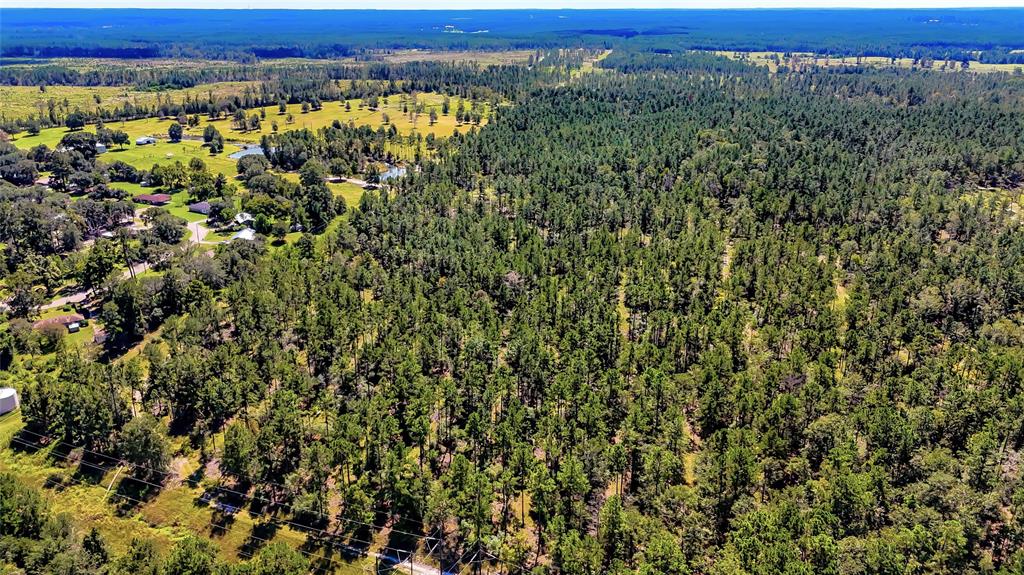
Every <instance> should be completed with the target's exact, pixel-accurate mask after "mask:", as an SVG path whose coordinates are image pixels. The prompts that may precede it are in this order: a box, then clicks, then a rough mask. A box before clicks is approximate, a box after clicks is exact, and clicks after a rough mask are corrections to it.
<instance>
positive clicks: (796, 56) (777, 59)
mask: <svg viewBox="0 0 1024 575" xmlns="http://www.w3.org/2000/svg"><path fill="white" fill-rule="evenodd" d="M715 54H718V55H720V56H725V57H727V58H731V59H733V60H743V61H745V62H750V63H751V64H756V65H759V66H767V67H768V69H770V70H771V71H772V72H776V71H778V69H779V66H780V65H784V66H788V67H789V68H791V69H796V70H800V69H804V68H811V67H819V68H837V67H838V68H842V67H847V66H871V67H875V68H907V69H909V68H915V67H916V68H918V69H928V70H935V71H943V72H956V71H960V70H962V69H963V67H962V66H961V63H960V62H958V61H954V60H935V61H933V62H931V63H930V64H929V65H927V66H922V65H921V63H920V62H918V63H916V64H915V62H914V59H913V58H887V57H884V56H860V57H857V56H847V57H840V58H836V57H830V56H823V55H820V54H813V53H810V52H791V53H790V54H789V57H788V58H787V57H785V53H783V52H736V51H727V50H721V51H716V52H715ZM1019 69H1021V65H1020V64H986V63H982V62H978V61H971V62H969V63H968V68H967V71H970V72H1007V73H1013V72H1014V71H1015V70H1019Z"/></svg>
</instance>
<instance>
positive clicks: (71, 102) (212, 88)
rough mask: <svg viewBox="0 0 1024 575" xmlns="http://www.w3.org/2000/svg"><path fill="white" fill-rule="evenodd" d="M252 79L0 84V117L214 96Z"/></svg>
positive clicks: (232, 92) (227, 93) (233, 91)
mask: <svg viewBox="0 0 1024 575" xmlns="http://www.w3.org/2000/svg"><path fill="white" fill-rule="evenodd" d="M252 85H255V82H217V83H215V84H201V85H198V86H195V87H193V88H182V89H175V90H159V91H157V90H140V89H138V88H135V87H132V86H45V87H44V88H40V87H39V86H0V102H3V103H4V105H3V108H2V109H0V119H6V120H16V119H24V118H28V117H30V116H36V117H40V116H42V117H47V116H48V114H49V111H50V109H51V107H52V108H53V109H55V110H57V111H58V112H59V117H64V116H66V115H67V114H68V113H71V112H74V111H75V110H76V109H78V110H81V111H82V112H94V111H95V110H97V109H99V108H102V109H105V110H111V109H116V108H120V107H122V106H123V105H124V104H133V105H140V106H153V105H155V104H156V102H157V98H158V97H159V98H161V99H162V100H166V99H168V98H170V99H171V101H174V102H180V101H182V100H183V99H184V98H185V96H186V95H189V96H192V97H196V96H198V97H206V96H207V95H209V94H213V97H214V99H221V98H227V97H231V96H235V95H238V94H241V93H242V92H243V91H244V90H245V88H246V87H248V86H252Z"/></svg>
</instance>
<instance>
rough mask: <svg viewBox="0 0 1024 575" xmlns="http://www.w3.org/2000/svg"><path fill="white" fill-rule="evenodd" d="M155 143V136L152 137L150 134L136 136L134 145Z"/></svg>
mask: <svg viewBox="0 0 1024 575" xmlns="http://www.w3.org/2000/svg"><path fill="white" fill-rule="evenodd" d="M155 143H156V138H154V137H152V136H139V137H138V138H135V145H136V146H148V145H150V144H155Z"/></svg>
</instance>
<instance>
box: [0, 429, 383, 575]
mask: <svg viewBox="0 0 1024 575" xmlns="http://www.w3.org/2000/svg"><path fill="white" fill-rule="evenodd" d="M11 441H14V442H16V443H19V444H21V445H23V446H25V447H29V448H36V449H38V448H42V447H46V446H45V445H43V444H41V443H36V442H29V441H25V440H22V439H18V438H16V437H12V438H11ZM78 463H79V464H80V465H85V466H87V467H90V468H93V469H96V470H98V471H104V472H109V471H110V468H107V467H103V466H101V465H95V464H92V463H89V462H87V461H79V462H78ZM66 479H67V480H69V481H71V482H73V483H74V484H75V485H80V486H83V487H93V485H92V484H90V483H87V482H85V481H83V480H81V479H75V478H74V477H66ZM131 479H132V480H134V481H139V482H141V483H145V484H147V485H154V484H153V483H149V482H146V481H142V480H140V479H138V478H136V477H132V478H131ZM158 487H160V486H158ZM109 495H113V496H115V497H120V498H122V499H125V500H127V501H131V502H133V503H136V504H139V505H147V504H148V503H147V502H146V501H142V500H140V499H136V498H134V497H130V496H128V495H125V494H123V493H119V492H117V491H114V492H113V493H110V494H109ZM250 513H251V511H250ZM257 515H261V516H262V515H264V514H262V513H257ZM268 518H269V520H270V521H269V522H270V523H280V520H277V519H276V518H274V517H272V516H268ZM204 526H210V527H214V528H215V529H220V530H222V531H227V529H228V528H227V525H217V524H216V522H214V521H212V520H211V521H210V522H209V523H207V524H204ZM287 535H288V534H287V533H282V534H281V537H285V536H287ZM248 537H249V538H250V539H255V540H257V541H259V542H261V543H265V544H266V543H272V541H271V540H270V539H265V538H263V537H259V536H257V535H254V534H253V533H249V535H248ZM356 541H359V540H356ZM307 542H308V538H307ZM359 542H360V543H362V541H359ZM345 548H346V549H348V550H351V551H353V552H357V551H358V549H357V548H355V547H352V546H350V545H345ZM295 550H296V551H298V552H300V553H303V554H304V555H307V556H309V557H312V558H314V559H319V560H327V561H330V562H332V563H334V562H336V561H338V560H337V559H335V558H334V557H329V556H327V555H323V556H321V555H316V554H314V553H311V552H308V551H305V550H303V549H301V548H296V549H295ZM239 553H241V554H245V555H247V556H248V558H251V557H252V554H251V553H248V552H246V551H244V550H242V549H240V550H239ZM363 555H368V553H363Z"/></svg>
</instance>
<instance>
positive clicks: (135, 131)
mask: <svg viewBox="0 0 1024 575" xmlns="http://www.w3.org/2000/svg"><path fill="white" fill-rule="evenodd" d="M416 101H417V102H418V103H420V104H422V105H423V106H424V111H423V112H422V113H420V114H416V115H412V114H408V113H403V111H402V110H403V107H404V106H406V105H407V106H408V108H409V109H413V108H414V107H415V105H414V104H413V103H412V99H411V98H410V97H408V96H403V95H393V96H391V97H390V98H388V99H387V100H384V99H381V101H380V104H379V105H380V107H379V108H378V109H377V110H370V109H369V108H368V107H362V108H361V107H360V105H361V103H362V102H361V100H349V101H348V107H349V108H350V109H348V110H346V106H345V103H342V102H327V103H325V104H324V106H323V108H322V109H320V110H315V111H310V112H307V113H303V112H302V107H301V105H299V104H293V105H290V106H288V108H287V111H286V112H285V113H284V114H280V113H278V111H277V108H276V107H275V108H270V107H268V108H265V112H266V119H264V120H263V122H262V125H261V128H260V130H258V131H257V130H253V131H242V130H237V129H235V128H234V127H233V126H232V122H231V121H230V120H228V119H218V120H210V119H209V118H207V117H205V116H201V117H200V118H201V120H200V123H199V125H198V126H196V127H193V128H187V129H186V130H185V134H186V136H187V137H194V138H199V137H201V136H202V133H203V130H204V129H205V128H206V126H208V125H211V124H212V125H213V126H215V127H216V128H217V129H218V130H219V131H220V132H221V133H222V134H224V137H225V138H226V139H227V140H228V141H233V142H239V143H247V144H255V143H258V142H259V141H260V138H261V137H262V136H264V135H267V134H271V133H273V124H274V123H276V124H277V125H278V130H279V131H282V132H283V131H289V130H299V129H303V128H308V129H311V130H318V129H320V128H323V127H326V126H329V125H331V124H332V123H333V122H334V121H335V120H339V121H341V122H343V123H346V124H347V123H350V122H351V123H353V124H355V125H360V126H371V127H374V128H379V127H384V126H385V124H384V116H385V115H386V116H387V119H388V121H389V123H390V124H393V125H394V126H395V128H396V129H397V130H398V131H399V133H401V134H403V135H408V134H412V133H414V132H415V133H420V134H422V135H424V136H426V135H428V134H431V133H432V134H434V136H435V137H448V136H451V135H452V134H454V133H455V132H466V131H468V130H469V129H470V128H471V126H472V125H471V124H460V123H459V122H457V121H456V120H455V111H456V110H457V109H458V106H459V103H460V102H462V101H461V100H460V99H452V100H451V101H450V107H451V109H450V112H449V113H448V114H447V115H445V114H443V113H442V105H443V102H444V96H442V95H440V94H432V93H430V94H418V95H417V97H416ZM462 103H463V105H464V106H465V109H466V110H469V109H470V105H471V104H470V102H468V101H465V102H462ZM478 106H482V107H483V112H484V117H485V118H486V117H487V115H488V113H489V109H488V108H489V106H488V104H486V103H479V104H478ZM431 110H434V111H435V112H436V113H437V122H436V123H435V124H434V125H430V117H429V115H430V111H431ZM259 113H260V110H258V109H256V110H250V111H249V114H250V115H252V114H259ZM289 115H291V118H292V121H291V122H290V123H289V121H288V117H289ZM174 122H175V120H173V119H168V118H145V119H140V120H129V121H121V122H109V123H107V127H108V128H110V129H116V130H123V131H125V132H127V133H128V136H129V137H130V138H131V139H132V141H133V142H134V140H135V139H136V138H138V137H140V136H154V137H157V138H163V140H161V141H158V142H157V143H156V144H154V145H148V146H136V145H135V144H134V143H132V144H129V145H128V146H126V147H125V148H124V149H119V148H118V147H117V146H113V147H112V148H111V149H110V151H108V152H107V153H106V154H103V155H102V156H101V157H100V159H101V160H103V161H105V162H108V163H109V162H113V161H114V160H123V161H125V162H127V163H129V164H131V165H133V166H135V167H136V168H140V169H147V170H148V169H150V168H152V167H153V165H154V164H173V163H174V162H175V161H181V162H182V163H183V164H186V165H187V164H188V162H189V160H191V159H192V158H200V159H202V160H203V161H204V162H205V163H206V165H207V166H208V167H209V168H210V171H211V172H213V173H218V172H219V173H223V174H224V175H225V176H228V177H233V176H234V175H235V166H236V163H237V162H236V160H233V159H231V158H230V157H228V156H229V155H230V154H232V153H234V152H236V151H238V148H237V147H235V146H232V145H228V146H226V149H225V150H224V152H222V153H220V154H217V155H212V156H211V155H210V153H209V151H208V149H207V148H205V147H204V146H203V144H202V142H201V141H199V140H192V139H185V140H182V141H181V142H177V143H172V142H169V141H167V140H166V138H167V131H168V128H169V127H170V126H171V124H172V123H174ZM485 122H486V120H485ZM94 129H95V126H90V127H89V128H88V130H89V131H93V130H94ZM67 133H68V130H67V129H65V128H59V127H58V128H47V129H44V130H41V131H40V132H39V134H37V135H34V136H33V135H29V134H27V133H24V134H19V135H17V136H15V137H14V138H13V142H14V144H15V145H16V146H18V147H19V148H22V149H29V148H32V147H34V146H37V145H40V144H43V145H46V146H48V147H50V148H51V149H52V148H55V147H56V146H57V145H58V144H59V143H60V140H61V138H63V137H64V135H65V134H67ZM414 147H415V146H408V145H405V146H400V145H397V144H396V149H395V150H394V152H395V153H396V155H398V156H399V157H401V158H403V159H406V160H411V159H412V157H413V156H414V154H415V150H414V149H413V148H414Z"/></svg>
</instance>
